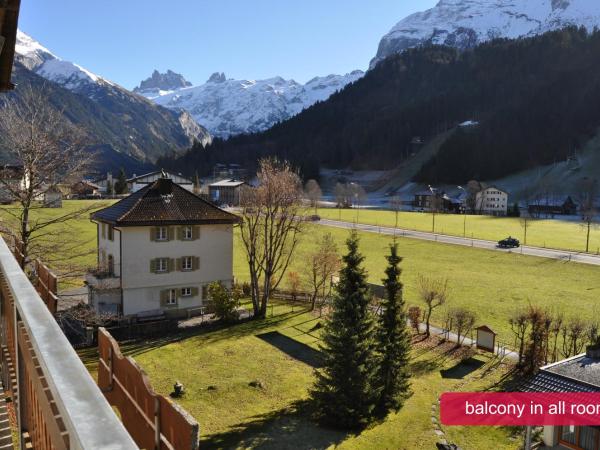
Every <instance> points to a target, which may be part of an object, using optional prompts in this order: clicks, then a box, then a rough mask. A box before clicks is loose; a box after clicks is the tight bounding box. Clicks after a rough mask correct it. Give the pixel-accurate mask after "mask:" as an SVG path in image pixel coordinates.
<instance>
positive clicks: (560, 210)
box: [527, 195, 577, 217]
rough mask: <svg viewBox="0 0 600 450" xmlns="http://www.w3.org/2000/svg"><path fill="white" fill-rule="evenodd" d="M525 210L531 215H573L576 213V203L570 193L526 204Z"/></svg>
mask: <svg viewBox="0 0 600 450" xmlns="http://www.w3.org/2000/svg"><path fill="white" fill-rule="evenodd" d="M527 210H528V211H529V214H531V215H532V216H533V217H544V216H545V217H554V216H574V215H576V214H577V203H575V202H574V201H573V199H572V198H571V196H570V195H567V196H564V197H552V198H546V199H544V200H541V201H539V202H535V203H532V204H529V205H527Z"/></svg>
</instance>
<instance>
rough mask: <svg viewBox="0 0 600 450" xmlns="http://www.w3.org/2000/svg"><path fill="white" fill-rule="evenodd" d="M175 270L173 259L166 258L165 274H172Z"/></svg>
mask: <svg viewBox="0 0 600 450" xmlns="http://www.w3.org/2000/svg"><path fill="white" fill-rule="evenodd" d="M173 270H175V259H173V258H168V259H167V272H173Z"/></svg>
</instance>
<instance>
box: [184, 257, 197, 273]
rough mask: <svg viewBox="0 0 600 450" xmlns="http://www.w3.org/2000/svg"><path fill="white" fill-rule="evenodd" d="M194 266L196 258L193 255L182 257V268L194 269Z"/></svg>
mask: <svg viewBox="0 0 600 450" xmlns="http://www.w3.org/2000/svg"><path fill="white" fill-rule="evenodd" d="M193 268H194V260H193V258H192V257H191V256H184V257H183V258H181V270H192V269H193Z"/></svg>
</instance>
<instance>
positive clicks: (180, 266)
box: [175, 258, 183, 271]
mask: <svg viewBox="0 0 600 450" xmlns="http://www.w3.org/2000/svg"><path fill="white" fill-rule="evenodd" d="M175 261H176V267H177V270H179V271H181V270H183V258H177V259H176V260H175Z"/></svg>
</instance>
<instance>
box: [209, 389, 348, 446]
mask: <svg viewBox="0 0 600 450" xmlns="http://www.w3.org/2000/svg"><path fill="white" fill-rule="evenodd" d="M311 415H312V407H311V402H310V401H308V400H303V401H297V402H295V403H293V404H292V405H290V406H289V407H287V408H284V409H280V410H277V411H272V412H269V413H266V414H262V415H258V416H254V417H251V418H250V419H249V420H248V421H247V422H244V423H240V424H237V425H233V426H232V427H231V428H230V429H229V430H228V431H226V432H223V433H217V434H212V435H210V436H205V437H203V438H202V439H201V441H200V448H202V449H229V448H252V449H261V450H271V449H272V450H286V449H293V450H309V449H326V448H328V447H330V446H332V445H337V444H339V443H340V442H342V441H343V440H345V439H346V438H347V437H348V436H349V435H350V434H349V433H348V432H345V431H341V430H334V429H329V428H325V427H322V426H320V425H317V424H316V423H315V422H314V421H313V420H311Z"/></svg>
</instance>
